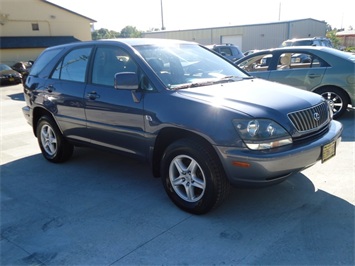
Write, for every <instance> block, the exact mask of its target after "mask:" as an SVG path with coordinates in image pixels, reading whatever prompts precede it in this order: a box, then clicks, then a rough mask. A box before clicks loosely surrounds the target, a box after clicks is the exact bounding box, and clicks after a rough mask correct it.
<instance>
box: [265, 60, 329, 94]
mask: <svg viewBox="0 0 355 266" xmlns="http://www.w3.org/2000/svg"><path fill="white" fill-rule="evenodd" d="M286 57H287V58H289V60H284V59H285V58H286ZM277 62H278V64H277V66H276V68H273V69H272V70H271V71H270V74H269V80H270V81H276V82H280V83H283V84H287V85H290V86H294V87H297V88H300V89H304V90H312V89H313V88H315V87H317V86H318V85H319V84H320V83H321V81H322V79H323V76H324V73H325V71H326V68H327V65H326V64H325V63H324V62H323V61H322V60H321V59H319V58H318V57H316V56H314V55H312V54H305V53H282V54H280V56H279V59H278V61H277Z"/></svg>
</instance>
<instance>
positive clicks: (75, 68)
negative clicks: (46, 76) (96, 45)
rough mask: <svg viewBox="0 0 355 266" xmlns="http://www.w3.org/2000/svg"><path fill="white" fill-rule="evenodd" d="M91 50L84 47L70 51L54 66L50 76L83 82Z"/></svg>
mask: <svg viewBox="0 0 355 266" xmlns="http://www.w3.org/2000/svg"><path fill="white" fill-rule="evenodd" d="M91 50H92V48H91V47H85V48H79V49H75V50H72V51H70V52H69V53H68V54H67V55H66V56H65V57H64V58H63V60H61V61H60V63H59V64H58V66H57V67H56V69H55V70H54V72H53V74H52V78H54V79H61V80H69V81H79V82H84V81H85V75H86V68H87V65H88V61H89V57H90V53H91Z"/></svg>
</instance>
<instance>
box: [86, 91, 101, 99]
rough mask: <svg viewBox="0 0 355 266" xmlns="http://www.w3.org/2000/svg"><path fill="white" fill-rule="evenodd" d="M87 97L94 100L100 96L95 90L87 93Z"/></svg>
mask: <svg viewBox="0 0 355 266" xmlns="http://www.w3.org/2000/svg"><path fill="white" fill-rule="evenodd" d="M87 97H88V98H89V99H90V100H96V99H98V98H100V95H98V94H97V92H96V91H92V92H89V93H88V94H87Z"/></svg>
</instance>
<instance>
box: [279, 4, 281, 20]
mask: <svg viewBox="0 0 355 266" xmlns="http://www.w3.org/2000/svg"><path fill="white" fill-rule="evenodd" d="M280 20H281V2H280V3H279V21H280Z"/></svg>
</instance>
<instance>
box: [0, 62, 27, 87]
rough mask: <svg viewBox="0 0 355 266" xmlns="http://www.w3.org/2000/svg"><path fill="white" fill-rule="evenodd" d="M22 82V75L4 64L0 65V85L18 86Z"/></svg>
mask: <svg viewBox="0 0 355 266" xmlns="http://www.w3.org/2000/svg"><path fill="white" fill-rule="evenodd" d="M21 82H22V75H21V74H20V73H18V72H17V71H15V70H13V69H12V68H11V67H9V66H8V65H6V64H0V85H5V84H19V83H21Z"/></svg>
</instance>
